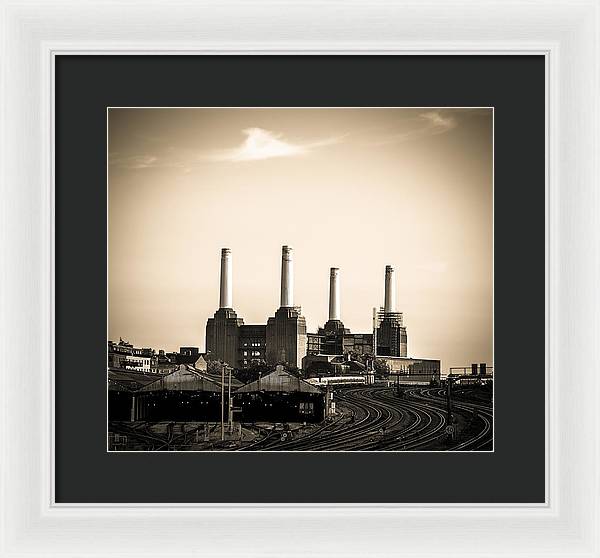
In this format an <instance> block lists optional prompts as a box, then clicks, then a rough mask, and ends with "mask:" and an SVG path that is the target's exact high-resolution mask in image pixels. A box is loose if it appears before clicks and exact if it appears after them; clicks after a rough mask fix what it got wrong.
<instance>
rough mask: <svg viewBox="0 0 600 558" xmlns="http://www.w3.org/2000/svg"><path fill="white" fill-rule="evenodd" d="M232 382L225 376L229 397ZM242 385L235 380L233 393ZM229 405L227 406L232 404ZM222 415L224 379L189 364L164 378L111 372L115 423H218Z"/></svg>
mask: <svg viewBox="0 0 600 558" xmlns="http://www.w3.org/2000/svg"><path fill="white" fill-rule="evenodd" d="M229 380H230V379H229V377H228V376H225V378H224V382H223V394H224V397H225V398H227V397H228V393H229ZM241 385H242V383H241V382H239V381H238V380H236V379H235V378H231V391H233V390H235V389H238V388H239V387H241ZM225 405H226V407H227V406H228V405H229V404H228V402H226V403H225ZM220 416H221V378H220V377H218V376H214V375H210V374H207V373H205V372H204V371H202V370H198V369H196V368H194V367H193V366H191V365H186V364H180V365H178V366H177V368H176V369H175V370H173V371H172V372H170V373H168V374H164V375H156V374H152V373H140V372H133V371H125V370H116V369H109V370H108V417H109V420H111V421H113V420H119V421H136V420H146V421H151V422H156V421H161V420H167V421H171V420H173V421H207V420H210V421H217V420H219V418H220Z"/></svg>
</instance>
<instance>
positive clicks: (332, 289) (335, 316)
mask: <svg viewBox="0 0 600 558" xmlns="http://www.w3.org/2000/svg"><path fill="white" fill-rule="evenodd" d="M339 274H340V270H339V269H338V268H337V267H332V268H331V270H330V272H329V319H330V320H339V319H340V282H339Z"/></svg>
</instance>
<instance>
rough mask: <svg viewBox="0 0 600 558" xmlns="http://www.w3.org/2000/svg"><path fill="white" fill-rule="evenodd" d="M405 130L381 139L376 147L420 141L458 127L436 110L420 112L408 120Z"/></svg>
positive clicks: (454, 121)
mask: <svg viewBox="0 0 600 558" xmlns="http://www.w3.org/2000/svg"><path fill="white" fill-rule="evenodd" d="M406 122H407V123H408V126H407V127H406V129H404V130H402V131H401V132H398V133H395V134H389V135H387V136H385V137H383V138H382V139H381V140H380V141H379V142H377V144H376V145H385V144H388V143H395V142H402V141H409V140H415V139H420V138H424V137H428V136H436V135H439V134H444V133H446V132H449V131H450V130H452V129H454V128H456V126H457V125H458V123H457V121H456V119H455V118H453V117H452V116H450V115H448V116H444V115H442V114H440V112H438V111H436V110H432V111H427V112H422V113H420V114H419V115H418V116H416V117H414V118H410V119H409V120H408V121H406Z"/></svg>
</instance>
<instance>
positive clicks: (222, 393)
mask: <svg viewBox="0 0 600 558" xmlns="http://www.w3.org/2000/svg"><path fill="white" fill-rule="evenodd" d="M225 366H226V365H225V364H223V366H221V442H223V441H224V440H225Z"/></svg>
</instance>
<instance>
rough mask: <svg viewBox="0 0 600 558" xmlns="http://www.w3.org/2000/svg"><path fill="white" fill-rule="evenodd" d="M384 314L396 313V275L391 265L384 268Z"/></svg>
mask: <svg viewBox="0 0 600 558" xmlns="http://www.w3.org/2000/svg"><path fill="white" fill-rule="evenodd" d="M383 309H384V311H385V312H386V313H389V312H395V311H396V273H395V271H394V268H393V267H392V266H391V265H386V266H385V303H384V307H383Z"/></svg>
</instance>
